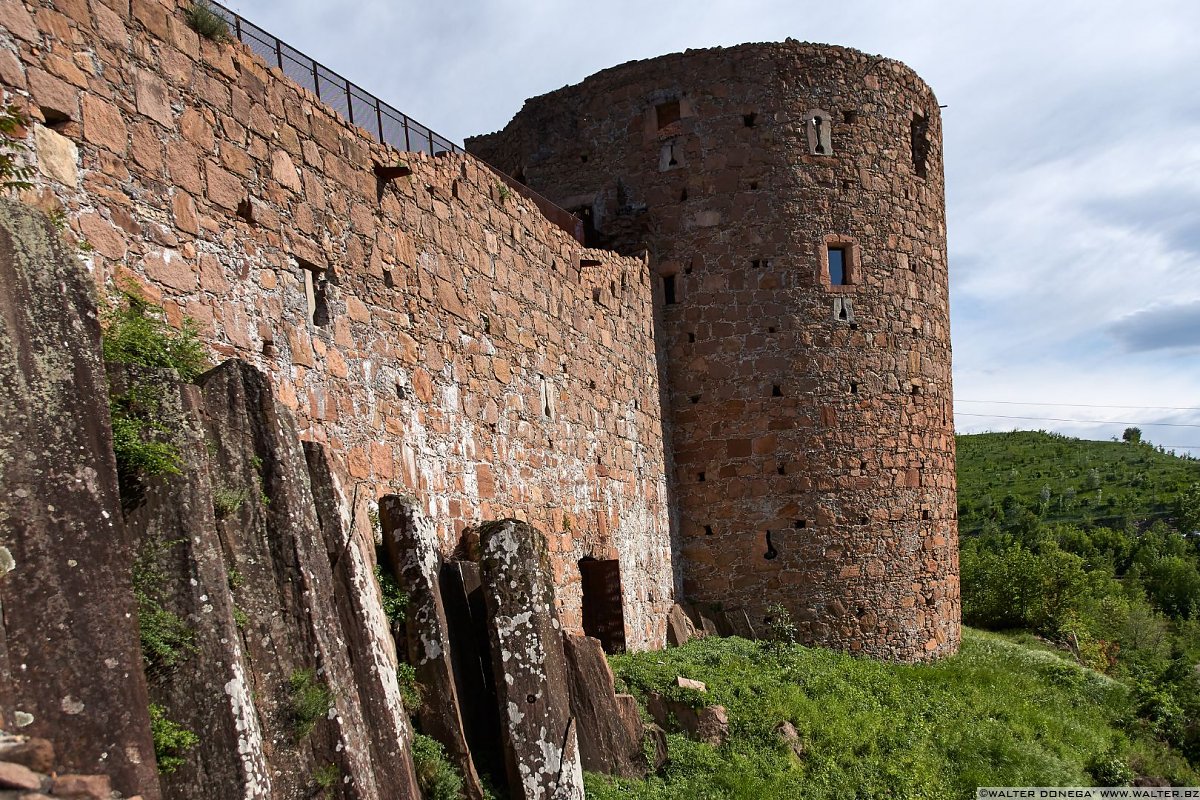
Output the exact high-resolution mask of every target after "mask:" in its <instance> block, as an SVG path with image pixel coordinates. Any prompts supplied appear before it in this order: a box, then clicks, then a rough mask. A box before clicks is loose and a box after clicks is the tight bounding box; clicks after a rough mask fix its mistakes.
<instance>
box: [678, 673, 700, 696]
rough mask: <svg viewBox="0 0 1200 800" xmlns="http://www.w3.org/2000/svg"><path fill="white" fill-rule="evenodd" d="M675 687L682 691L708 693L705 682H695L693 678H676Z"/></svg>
mask: <svg viewBox="0 0 1200 800" xmlns="http://www.w3.org/2000/svg"><path fill="white" fill-rule="evenodd" d="M675 685H676V686H678V687H679V688H680V689H691V690H692V691H695V692H707V691H708V687H707V686H705V685H704V682H703V681H694V680H692V679H691V678H685V677H683V676H682V675H680V676H678V677H676V678H675Z"/></svg>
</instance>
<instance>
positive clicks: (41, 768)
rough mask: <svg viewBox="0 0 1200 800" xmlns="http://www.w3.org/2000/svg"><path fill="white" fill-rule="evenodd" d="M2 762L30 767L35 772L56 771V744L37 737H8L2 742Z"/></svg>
mask: <svg viewBox="0 0 1200 800" xmlns="http://www.w3.org/2000/svg"><path fill="white" fill-rule="evenodd" d="M0 761H8V762H11V763H13V764H20V765H22V766H25V767H29V768H30V769H31V770H33V771H34V772H50V771H51V770H53V769H54V744H53V743H52V742H51V741H50V740H49V739H39V738H37V737H29V738H26V737H12V738H11V740H10V739H8V738H7V737H6V738H5V741H0Z"/></svg>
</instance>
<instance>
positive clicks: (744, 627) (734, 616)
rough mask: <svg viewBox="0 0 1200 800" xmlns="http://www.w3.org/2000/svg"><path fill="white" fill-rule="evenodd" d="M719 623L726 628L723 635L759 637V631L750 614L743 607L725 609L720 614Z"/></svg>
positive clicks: (744, 637)
mask: <svg viewBox="0 0 1200 800" xmlns="http://www.w3.org/2000/svg"><path fill="white" fill-rule="evenodd" d="M717 621H718V624H719V626H720V627H722V628H724V630H722V631H721V633H722V635H723V636H740V637H742V638H743V639H751V640H753V639H757V638H758V631H757V630H756V629H755V627H754V623H753V622H751V621H750V615H749V614H747V613H746V611H745V609H742V608H728V609H725V610H724V611H723V612H721V614H720V615H719V616H718V620H717Z"/></svg>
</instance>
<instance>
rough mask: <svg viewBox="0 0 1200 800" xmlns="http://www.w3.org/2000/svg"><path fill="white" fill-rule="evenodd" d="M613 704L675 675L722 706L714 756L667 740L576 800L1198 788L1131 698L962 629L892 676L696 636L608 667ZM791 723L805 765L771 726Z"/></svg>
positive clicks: (1079, 672)
mask: <svg viewBox="0 0 1200 800" xmlns="http://www.w3.org/2000/svg"><path fill="white" fill-rule="evenodd" d="M612 664H613V669H614V672H615V674H616V676H617V680H618V690H621V689H627V690H629V691H632V692H633V693H634V694H635V695H636V696H637V697H638V698H639V700H641V701H643V702H644V700H645V697H646V694H647V693H648V692H650V691H657V692H661V693H664V694H668V695H669V694H670V689H671V687H672V686H673V684H674V682H675V678H676V677H677V676H679V675H682V676H685V677H688V678H693V679H696V680H700V681H703V682H705V683H706V684H707V686H708V691H707V692H706V693H705V695H704V699H705V702H706V703H707V704H709V705H718V704H719V705H724V706H725V708H726V710H727V713H728V716H729V721H730V737H729V740H728V741H727V742H726V743H725V744H724V745H723V746H721V747H712V746H711V745H708V744H705V743H700V742H694V741H691V740H689V739H687V738H686V737H684V736H683V735H681V734H671V735H670V736H669V737H668V746H669V753H670V761H669V763H668V764H667V766H666V767H665V768H664V770H663V772H662V773H661V774H660V775H655V776H651V777H650V778H648V779H646V780H642V781H630V780H614V779H610V778H606V777H604V776H599V775H592V774H588V775H587V776H586V781H587V794H588V797H589V799H593V798H595V799H598V800H610V799H613V798H642V799H643V800H667V798H679V800H683V799H684V798H687V800H709V799H712V800H716V798H721V799H722V800H724V799H725V798H739V799H740V798H745V800H768V799H769V798H797V797H803V798H843V797H858V798H921V800H932V799H934V798H963V797H969V796H973V795H974V790H975V787H976V786H981V785H983V786H1006V785H1016V786H1022V785H1025V786H1046V785H1050V786H1053V785H1080V784H1083V785H1090V784H1093V783H1096V782H1097V780H1098V778H1099V777H1101V776H1103V777H1105V778H1111V777H1113V776H1124V775H1126V774H1131V772H1130V771H1137V772H1138V773H1140V774H1148V775H1153V776H1156V777H1163V778H1167V779H1170V780H1172V781H1175V782H1183V783H1187V782H1191V783H1193V784H1194V783H1195V781H1196V780H1198V779H1200V776H1198V775H1197V774H1196V773H1195V772H1194V771H1193V770H1192V768H1191V767H1189V765H1188V764H1187V762H1186V761H1185V760H1184V758H1183V757H1182V756H1181V755H1180V754H1179V753H1178V752H1176V751H1174V750H1172V749H1171V748H1170V747H1169V746H1167V745H1166V744H1164V743H1162V742H1160V741H1158V740H1156V739H1155V738H1154V737H1153V736H1152V735H1151V734H1150V733H1149V732H1148V731H1146V730H1144V729H1143V728H1141V727H1140V726H1139V725H1138V724H1137V722H1136V720H1137V713H1136V712H1137V698H1136V693H1135V692H1134V691H1133V690H1132V689H1131V687H1130V686H1129V685H1128V684H1127V683H1125V682H1123V681H1120V680H1116V679H1113V678H1110V677H1108V676H1106V675H1103V674H1100V673H1098V672H1096V671H1094V670H1090V669H1087V668H1086V667H1082V666H1079V665H1078V664H1076V663H1074V662H1073V660H1072V659H1070V657H1069V656H1066V655H1064V654H1060V653H1056V652H1053V651H1052V650H1049V649H1046V648H1045V647H1043V646H1040V645H1035V646H1030V645H1027V644H1022V643H1018V642H1013V641H1011V640H1009V639H1007V638H1005V637H1002V636H999V635H996V634H991V633H986V632H981V631H976V630H971V629H967V630H966V631H965V632H964V642H963V648H962V652H961V653H960V654H959V655H956V656H953V657H950V658H947V659H944V660H942V661H940V662H937V663H934V664H922V665H899V664H885V663H881V662H878V661H874V660H870V659H865V658H858V657H854V656H850V655H846V654H842V653H838V652H834V651H831V650H824V649H816V648H806V647H803V646H801V645H787V644H779V643H764V642H750V641H747V640H744V639H738V638H728V639H721V638H707V639H701V640H696V641H693V642H691V643H689V644H688V645H686V646H684V647H680V648H671V649H668V650H666V651H658V652H643V653H629V654H625V655H620V656H616V657H614V658H613V659H612ZM785 721H786V722H791V723H792V724H793V725H794V726H795V728H796V730H797V731H798V732H799V734H800V740H801V744H802V752H803V755H797V754H796V753H795V752H794V751H793V749H792V747H791V746H790V743H788V742H786V741H785V740H783V739H781V738H780V736H779V735H778V734H777V733H776V727H777V726H778V725H779V724H780V723H782V722H785Z"/></svg>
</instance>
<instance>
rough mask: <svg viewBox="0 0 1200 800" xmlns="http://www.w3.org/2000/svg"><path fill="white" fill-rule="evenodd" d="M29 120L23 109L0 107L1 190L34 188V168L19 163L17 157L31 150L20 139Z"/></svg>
mask: <svg viewBox="0 0 1200 800" xmlns="http://www.w3.org/2000/svg"><path fill="white" fill-rule="evenodd" d="M28 124H29V120H28V119H26V117H25V115H24V114H23V113H21V109H20V108H18V107H17V106H15V105H12V104H9V105H5V106H0V189H6V190H7V189H29V188H31V187H32V186H33V182H32V181H31V180H30V179H31V178H32V177H33V167H30V166H27V165H24V164H20V163H18V162H17V156H18V154H20V153H24V152H26V151H27V150H29V145H27V144H25V142H24V141H22V140H21V139H20V138H18V137H19V134H22V133H23V132H24V129H25V127H26V126H27V125H28Z"/></svg>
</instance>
